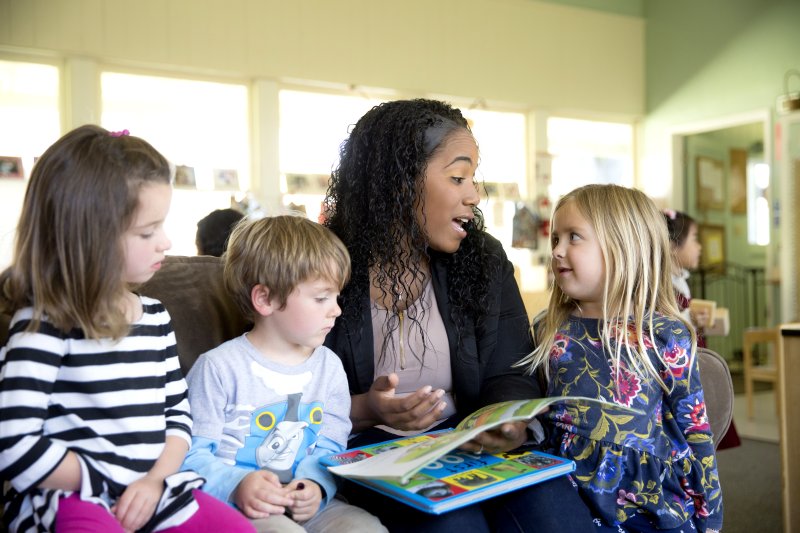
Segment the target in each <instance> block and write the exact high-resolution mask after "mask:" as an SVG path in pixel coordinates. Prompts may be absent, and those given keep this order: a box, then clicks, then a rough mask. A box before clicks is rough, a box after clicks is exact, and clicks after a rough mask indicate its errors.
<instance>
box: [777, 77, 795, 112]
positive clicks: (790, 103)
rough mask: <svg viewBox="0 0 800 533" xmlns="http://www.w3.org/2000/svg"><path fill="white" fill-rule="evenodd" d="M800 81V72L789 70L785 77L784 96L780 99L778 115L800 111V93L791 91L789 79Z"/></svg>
mask: <svg viewBox="0 0 800 533" xmlns="http://www.w3.org/2000/svg"><path fill="white" fill-rule="evenodd" d="M792 76H796V77H797V78H798V79H800V70H797V69H789V70H787V71H786V74H784V75H783V94H782V95H780V96H779V97H778V113H791V112H792V111H798V110H800V91H791V92H790V91H789V79H790V78H791V77H792Z"/></svg>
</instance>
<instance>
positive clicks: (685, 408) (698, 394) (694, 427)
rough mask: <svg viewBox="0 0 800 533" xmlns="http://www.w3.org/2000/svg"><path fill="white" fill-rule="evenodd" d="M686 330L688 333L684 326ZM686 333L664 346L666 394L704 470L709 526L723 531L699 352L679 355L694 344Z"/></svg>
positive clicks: (718, 484)
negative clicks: (670, 388)
mask: <svg viewBox="0 0 800 533" xmlns="http://www.w3.org/2000/svg"><path fill="white" fill-rule="evenodd" d="M679 328H680V326H676V327H675V329H674V330H673V331H679ZM683 330H684V332H685V328H683ZM685 336H688V334H686V335H685ZM685 336H684V335H675V336H674V337H673V338H672V339H670V340H668V342H667V345H666V346H665V347H664V348H663V349H664V350H666V352H667V354H666V357H665V360H667V361H670V362H671V363H670V364H669V368H668V372H667V375H668V376H670V379H668V380H667V385H670V384H671V385H672V392H670V393H669V394H666V395H665V403H666V405H667V408H668V409H669V411H670V412H671V413H672V415H673V416H674V418H675V422H676V423H677V425H678V427H679V428H680V430H681V432H682V433H683V435H684V437H685V438H686V442H687V443H688V445H689V448H690V451H691V454H692V455H693V456H694V458H695V460H694V461H693V462H692V464H693V465H694V467H695V468H700V469H701V472H700V474H701V477H702V483H703V489H704V492H705V503H706V505H707V511H708V517H707V519H706V525H707V527H708V528H710V529H717V530H720V529H722V489H721V487H720V482H719V473H718V471H717V457H716V453H715V451H714V441H713V437H712V433H711V425H710V424H709V423H708V417H707V415H706V409H705V396H704V394H703V386H702V385H701V383H700V369H699V365H698V360H697V354H696V353H695V354H691V355H692V356H691V357H690V356H689V355H690V353H691V348H689V352H690V353H687V354H686V357H685V358H683V357H680V351H681V350H682V349H685V348H684V347H685V346H687V345H688V344H691V343H690V342H688V341H686V340H685ZM672 362H674V363H675V364H672ZM701 406H702V408H701ZM698 412H702V417H698V416H697V413H698ZM687 451H688V450H687Z"/></svg>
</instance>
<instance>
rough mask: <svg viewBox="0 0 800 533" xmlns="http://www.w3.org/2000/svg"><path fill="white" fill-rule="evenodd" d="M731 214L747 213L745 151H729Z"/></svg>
mask: <svg viewBox="0 0 800 533" xmlns="http://www.w3.org/2000/svg"><path fill="white" fill-rule="evenodd" d="M729 186H730V197H731V212H732V213H741V214H743V213H747V150H743V149H741V148H733V149H731V179H730V181H729Z"/></svg>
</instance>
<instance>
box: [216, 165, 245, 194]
mask: <svg viewBox="0 0 800 533" xmlns="http://www.w3.org/2000/svg"><path fill="white" fill-rule="evenodd" d="M214 190H217V191H237V190H239V172H238V171H237V170H236V169H234V168H215V169H214Z"/></svg>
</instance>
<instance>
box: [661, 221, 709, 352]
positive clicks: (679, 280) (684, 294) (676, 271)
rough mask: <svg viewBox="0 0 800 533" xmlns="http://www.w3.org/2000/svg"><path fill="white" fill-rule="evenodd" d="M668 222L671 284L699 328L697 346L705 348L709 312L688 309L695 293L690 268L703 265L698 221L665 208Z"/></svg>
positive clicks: (683, 309)
mask: <svg viewBox="0 0 800 533" xmlns="http://www.w3.org/2000/svg"><path fill="white" fill-rule="evenodd" d="M664 219H665V220H666V221H667V231H668V232H669V241H670V244H671V245H672V255H673V262H672V286H673V289H674V290H675V299H676V300H677V302H678V309H679V310H680V312H681V313H682V314H683V316H684V317H685V318H687V319H688V320H689V322H691V323H692V325H694V327H695V329H696V330H697V345H698V346H700V347H705V345H706V341H705V337H704V336H703V328H705V327H706V326H707V325H708V322H709V318H710V317H709V316H708V311H706V310H702V311H698V312H694V311H692V310H691V309H690V308H689V304H690V303H691V301H692V293H691V292H690V291H689V271H690V270H695V269H696V268H697V266H698V265H699V264H700V252H701V250H702V246H701V245H700V240H699V239H698V238H697V222H695V220H694V219H693V218H692V217H690V216H689V215H687V214H686V213H681V212H680V211H673V210H671V209H667V210H665V211H664Z"/></svg>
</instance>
